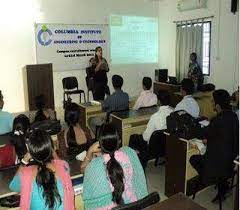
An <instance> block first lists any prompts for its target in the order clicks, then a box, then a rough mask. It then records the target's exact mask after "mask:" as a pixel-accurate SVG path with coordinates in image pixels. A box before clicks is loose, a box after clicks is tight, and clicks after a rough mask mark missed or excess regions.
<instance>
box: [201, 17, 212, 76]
mask: <svg viewBox="0 0 240 210" xmlns="http://www.w3.org/2000/svg"><path fill="white" fill-rule="evenodd" d="M202 23H203V24H204V23H209V63H208V74H204V73H203V75H204V76H210V68H211V44H212V21H210V20H208V21H203V22H202ZM202 57H203V56H202Z"/></svg>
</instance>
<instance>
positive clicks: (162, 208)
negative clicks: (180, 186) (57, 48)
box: [148, 193, 206, 210]
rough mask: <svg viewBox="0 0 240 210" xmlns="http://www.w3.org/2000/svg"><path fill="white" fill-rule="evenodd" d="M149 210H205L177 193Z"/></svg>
mask: <svg viewBox="0 0 240 210" xmlns="http://www.w3.org/2000/svg"><path fill="white" fill-rule="evenodd" d="M148 209H149V210H206V208H203V207H202V206H200V205H199V204H197V203H195V202H194V201H193V200H191V199H190V198H188V197H187V196H185V195H184V194H182V193H178V194H176V195H174V196H172V197H170V198H169V199H167V200H165V201H162V202H160V203H157V204H155V205H153V206H151V207H150V208H148Z"/></svg>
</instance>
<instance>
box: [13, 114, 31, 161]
mask: <svg viewBox="0 0 240 210" xmlns="http://www.w3.org/2000/svg"><path fill="white" fill-rule="evenodd" d="M29 129H30V120H29V118H28V117H27V116H26V115H24V114H20V115H18V116H17V117H15V118H14V120H13V138H12V144H13V145H14V147H15V151H16V153H17V156H18V158H19V159H20V160H21V159H22V158H23V157H24V155H25V154H26V153H27V147H26V136H27V132H28V131H29Z"/></svg>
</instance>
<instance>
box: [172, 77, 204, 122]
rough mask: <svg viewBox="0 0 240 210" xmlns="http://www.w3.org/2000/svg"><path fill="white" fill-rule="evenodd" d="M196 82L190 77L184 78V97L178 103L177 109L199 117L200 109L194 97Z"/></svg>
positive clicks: (182, 87) (182, 88) (182, 83)
mask: <svg viewBox="0 0 240 210" xmlns="http://www.w3.org/2000/svg"><path fill="white" fill-rule="evenodd" d="M193 91H194V83H193V81H192V80H190V79H183V80H182V82H181V94H182V96H183V99H182V100H181V101H180V102H179V103H178V104H177V106H176V108H175V111H179V110H184V111H186V112H187V113H188V114H190V115H192V116H193V117H195V118H197V117H199V113H200V109H199V106H198V103H197V102H196V100H195V99H194V98H193V97H192V94H193Z"/></svg>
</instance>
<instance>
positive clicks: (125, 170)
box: [83, 124, 148, 209]
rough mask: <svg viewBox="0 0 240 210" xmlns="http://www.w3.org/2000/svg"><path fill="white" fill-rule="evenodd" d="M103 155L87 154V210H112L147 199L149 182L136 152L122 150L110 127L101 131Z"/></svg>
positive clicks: (85, 180)
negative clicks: (118, 206) (115, 207)
mask: <svg viewBox="0 0 240 210" xmlns="http://www.w3.org/2000/svg"><path fill="white" fill-rule="evenodd" d="M99 147H100V148H101V155H99V156H98V157H95V158H94V157H93V155H91V154H92V153H89V154H87V156H86V159H87V160H88V161H89V164H88V165H87V167H86V169H85V175H84V182H83V200H84V206H85V209H112V208H113V207H114V206H117V205H121V204H127V203H131V202H134V201H137V200H139V199H142V198H143V197H145V196H147V194H148V191H147V185H146V178H145V175H144V172H143V168H142V166H141V163H140V161H139V159H138V157H137V154H136V153H135V151H134V150H132V149H131V148H129V147H122V148H120V139H119V136H118V133H117V131H116V129H115V128H114V127H113V126H112V125H111V124H109V125H103V126H102V127H101V128H100V134H99Z"/></svg>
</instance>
